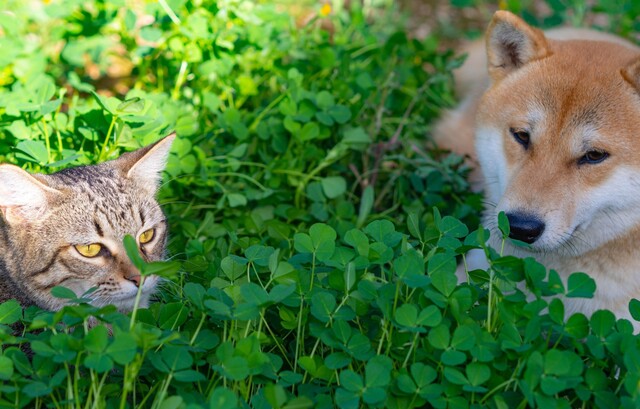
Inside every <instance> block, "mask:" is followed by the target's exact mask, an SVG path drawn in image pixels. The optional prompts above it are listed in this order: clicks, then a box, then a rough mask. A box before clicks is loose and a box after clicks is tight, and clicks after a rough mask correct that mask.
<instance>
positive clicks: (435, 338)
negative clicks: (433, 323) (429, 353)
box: [427, 325, 451, 349]
mask: <svg viewBox="0 0 640 409" xmlns="http://www.w3.org/2000/svg"><path fill="white" fill-rule="evenodd" d="M427 339H428V340H429V343H430V344H431V346H433V347H434V348H436V349H446V348H448V347H449V341H450V340H451V334H450V333H449V327H447V326H446V325H439V326H437V327H435V328H434V329H432V330H431V331H429V335H428V336H427Z"/></svg>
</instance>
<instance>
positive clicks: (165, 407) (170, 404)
mask: <svg viewBox="0 0 640 409" xmlns="http://www.w3.org/2000/svg"><path fill="white" fill-rule="evenodd" d="M176 375H177V374H176ZM175 378H176V379H177V378H178V377H177V376H176V377H175ZM182 405H184V400H183V399H182V397H180V396H170V397H168V398H166V399H165V400H163V401H162V403H161V404H160V407H159V408H158V409H178V408H180V407H181V406H182Z"/></svg>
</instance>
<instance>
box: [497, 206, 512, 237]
mask: <svg viewBox="0 0 640 409" xmlns="http://www.w3.org/2000/svg"><path fill="white" fill-rule="evenodd" d="M498 228H499V229H500V232H501V233H502V237H504V238H507V237H509V233H510V232H511V228H510V226H509V219H508V218H507V215H506V214H504V212H500V213H498Z"/></svg>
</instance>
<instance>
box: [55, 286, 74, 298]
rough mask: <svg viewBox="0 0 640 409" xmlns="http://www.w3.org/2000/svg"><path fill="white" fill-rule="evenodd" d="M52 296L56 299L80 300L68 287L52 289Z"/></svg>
mask: <svg viewBox="0 0 640 409" xmlns="http://www.w3.org/2000/svg"><path fill="white" fill-rule="evenodd" d="M51 295H52V296H54V297H56V298H62V299H65V300H75V299H76V298H78V296H77V295H76V293H74V292H73V290H70V289H68V288H67V287H61V286H58V285H57V286H55V287H53V288H52V289H51Z"/></svg>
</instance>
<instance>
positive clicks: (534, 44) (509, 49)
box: [486, 11, 549, 81]
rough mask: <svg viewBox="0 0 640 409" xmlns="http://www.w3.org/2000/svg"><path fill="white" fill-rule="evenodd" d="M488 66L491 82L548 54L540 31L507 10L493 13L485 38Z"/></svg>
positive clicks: (545, 40)
mask: <svg viewBox="0 0 640 409" xmlns="http://www.w3.org/2000/svg"><path fill="white" fill-rule="evenodd" d="M486 42H487V63H488V69H489V75H490V76H491V79H492V80H493V81H499V80H501V79H502V78H504V77H505V76H506V75H508V74H509V73H510V72H513V71H514V70H517V69H518V68H520V67H522V66H523V65H525V64H527V63H529V62H531V61H534V60H538V59H540V58H544V57H546V56H547V55H549V45H548V44H547V39H546V38H545V36H544V34H543V33H542V31H540V30H538V29H536V28H533V27H531V26H530V25H528V24H527V23H525V22H524V21H523V20H522V19H521V18H520V17H518V16H516V15H515V14H513V13H510V12H508V11H496V13H495V14H494V15H493V19H492V20H491V23H490V24H489V28H488V29H487V35H486Z"/></svg>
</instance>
